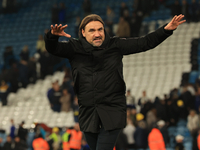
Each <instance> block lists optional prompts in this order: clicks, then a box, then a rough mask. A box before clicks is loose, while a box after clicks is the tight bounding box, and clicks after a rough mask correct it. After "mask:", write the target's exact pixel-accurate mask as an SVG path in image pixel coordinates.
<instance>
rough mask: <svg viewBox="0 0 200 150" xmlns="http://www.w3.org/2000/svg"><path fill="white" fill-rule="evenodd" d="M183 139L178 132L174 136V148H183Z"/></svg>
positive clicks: (179, 149)
mask: <svg viewBox="0 0 200 150" xmlns="http://www.w3.org/2000/svg"><path fill="white" fill-rule="evenodd" d="M183 139H184V137H183V136H182V135H180V134H179V135H177V136H176V137H175V140H176V146H175V150H185V149H184V145H183Z"/></svg>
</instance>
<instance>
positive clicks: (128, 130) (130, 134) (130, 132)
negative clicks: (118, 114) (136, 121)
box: [123, 117, 136, 149]
mask: <svg viewBox="0 0 200 150" xmlns="http://www.w3.org/2000/svg"><path fill="white" fill-rule="evenodd" d="M135 130H136V128H135V126H134V125H133V122H132V120H131V119H130V118H129V117H127V125H126V127H125V128H124V129H123V133H124V134H125V135H126V137H127V142H128V145H127V149H134V148H135V139H134V133H135Z"/></svg>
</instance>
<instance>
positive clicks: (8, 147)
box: [3, 136, 12, 150]
mask: <svg viewBox="0 0 200 150" xmlns="http://www.w3.org/2000/svg"><path fill="white" fill-rule="evenodd" d="M3 150H12V138H11V137H10V136H7V138H6V142H5V143H4V146H3Z"/></svg>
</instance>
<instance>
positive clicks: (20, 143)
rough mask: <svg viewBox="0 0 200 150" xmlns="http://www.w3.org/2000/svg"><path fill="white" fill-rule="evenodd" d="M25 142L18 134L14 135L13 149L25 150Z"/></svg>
mask: <svg viewBox="0 0 200 150" xmlns="http://www.w3.org/2000/svg"><path fill="white" fill-rule="evenodd" d="M27 148H28V147H27V144H26V142H24V141H23V140H21V139H20V137H19V136H16V137H15V141H14V149H13V150H27Z"/></svg>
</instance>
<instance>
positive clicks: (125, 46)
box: [116, 26, 173, 55]
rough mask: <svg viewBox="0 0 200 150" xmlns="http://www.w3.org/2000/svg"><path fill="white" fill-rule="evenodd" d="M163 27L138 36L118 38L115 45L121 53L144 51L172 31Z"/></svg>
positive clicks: (161, 40)
mask: <svg viewBox="0 0 200 150" xmlns="http://www.w3.org/2000/svg"><path fill="white" fill-rule="evenodd" d="M164 27H165V26H163V27H161V28H159V29H157V30H156V31H154V32H152V33H149V34H147V35H146V36H143V37H139V38H119V39H118V40H117V42H116V44H117V47H118V48H119V50H120V52H121V54H122V55H129V54H134V53H140V52H145V51H147V50H149V49H152V48H155V47H156V46H158V45H159V44H160V43H162V42H163V41H164V40H165V39H166V38H167V37H169V36H170V35H172V33H173V31H167V30H165V29H164Z"/></svg>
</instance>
